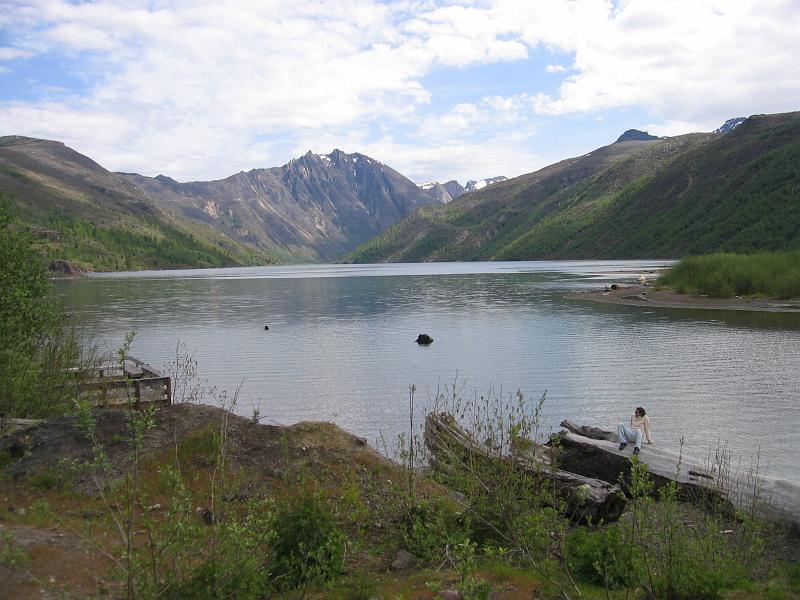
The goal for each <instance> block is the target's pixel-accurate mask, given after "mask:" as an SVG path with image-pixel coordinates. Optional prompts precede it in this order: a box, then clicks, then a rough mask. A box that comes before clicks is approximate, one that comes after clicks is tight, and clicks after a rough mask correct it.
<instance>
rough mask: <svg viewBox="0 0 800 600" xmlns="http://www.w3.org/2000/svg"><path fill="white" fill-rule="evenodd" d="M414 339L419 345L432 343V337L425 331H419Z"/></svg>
mask: <svg viewBox="0 0 800 600" xmlns="http://www.w3.org/2000/svg"><path fill="white" fill-rule="evenodd" d="M416 341H417V343H418V344H419V345H420V346H430V345H431V344H432V343H433V338H432V337H431V336H429V335H428V334H427V333H420V334H419V335H418V336H417V340H416Z"/></svg>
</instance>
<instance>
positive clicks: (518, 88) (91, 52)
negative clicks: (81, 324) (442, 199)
mask: <svg viewBox="0 0 800 600" xmlns="http://www.w3.org/2000/svg"><path fill="white" fill-rule="evenodd" d="M798 32H800V0H783V1H780V0H710V1H706V0H618V1H603V0H396V1H395V0H383V1H381V0H347V1H346V2H345V1H329V0H309V1H306V0H292V1H288V0H232V1H226V2H219V1H218V0H215V1H213V2H205V1H200V0H176V1H173V2H165V1H146V0H142V1H140V0H114V1H96V2H93V1H85V2H71V1H67V0H41V1H30V2H17V1H11V2H8V1H5V0H0V135H26V136H31V137H39V138H46V139H54V140H59V141H62V142H64V143H65V144H67V145H68V146H70V147H72V148H74V149H75V150H77V151H79V152H81V153H83V154H86V155H88V156H90V157H91V158H93V159H94V160H96V161H97V162H99V163H100V164H101V165H103V166H104V167H106V168H108V169H110V170H113V171H126V172H137V173H141V174H144V175H150V176H154V175H157V174H165V175H169V176H171V177H173V178H175V179H177V180H179V181H191V180H210V179H219V178H223V177H226V176H229V175H231V174H233V173H236V172H238V171H241V170H249V169H253V168H261V167H271V166H277V165H282V164H284V163H286V162H287V161H289V160H290V159H291V158H293V157H296V156H299V155H301V154H304V153H305V152H306V151H308V150H312V151H313V152H316V153H327V152H330V151H331V150H333V149H334V148H339V149H341V150H344V151H346V152H361V153H363V154H367V155H369V156H372V157H373V158H375V159H377V160H379V161H382V162H384V163H386V164H388V165H390V166H392V167H393V168H395V169H397V170H398V171H400V172H401V173H403V174H404V175H406V176H407V177H409V178H410V179H412V180H413V181H415V182H417V183H423V182H427V181H441V182H444V181H447V180H449V179H457V180H459V181H460V182H461V183H464V182H465V181H466V180H468V179H479V178H483V177H492V176H496V175H506V176H508V177H513V176H516V175H520V174H522V173H528V172H531V171H534V170H536V169H539V168H541V167H543V166H546V165H548V164H552V163H553V162H556V161H558V160H561V159H563V158H567V157H569V156H579V155H581V154H584V153H586V152H589V151H591V150H593V149H594V148H597V147H600V146H603V145H606V144H608V143H611V142H613V141H614V140H615V139H616V138H617V137H618V136H619V135H620V134H621V133H622V132H623V131H625V130H626V129H631V128H636V129H642V130H647V131H649V132H650V133H652V134H655V135H678V134H681V133H688V132H692V131H711V130H713V129H715V128H717V127H719V126H720V125H721V124H722V123H723V122H724V121H725V120H727V119H729V118H732V117H738V116H748V115H751V114H758V113H777V112H788V111H795V110H800V33H798Z"/></svg>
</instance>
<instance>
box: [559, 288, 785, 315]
mask: <svg viewBox="0 0 800 600" xmlns="http://www.w3.org/2000/svg"><path fill="white" fill-rule="evenodd" d="M566 298H568V299H569V300H589V301H592V302H603V303H605V304H623V305H626V306H650V307H657V308H700V309H707V310H747V311H759V312H784V313H800V298H792V299H788V300H777V299H767V298H742V297H736V298H709V297H707V296H688V295H686V294H676V293H674V292H669V291H665V290H655V289H653V288H651V287H645V286H641V285H630V286H624V287H622V286H620V288H619V289H616V290H608V291H605V290H598V291H592V292H573V293H570V294H567V295H566Z"/></svg>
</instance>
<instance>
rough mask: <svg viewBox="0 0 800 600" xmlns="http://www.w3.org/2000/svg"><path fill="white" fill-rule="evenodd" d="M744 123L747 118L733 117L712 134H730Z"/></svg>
mask: <svg viewBox="0 0 800 600" xmlns="http://www.w3.org/2000/svg"><path fill="white" fill-rule="evenodd" d="M745 121H747V117H734V118H733V119H728V120H727V121H725V122H724V123H723V124H722V126H721V127H718V128H717V129H715V130H714V133H730V132H731V131H733V130H734V129H736V128H737V127H738V126H739V125H741V124H742V123H744V122H745Z"/></svg>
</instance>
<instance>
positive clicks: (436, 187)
mask: <svg viewBox="0 0 800 600" xmlns="http://www.w3.org/2000/svg"><path fill="white" fill-rule="evenodd" d="M507 179H508V177H504V176H503V175H500V176H499V177H489V178H487V179H478V180H469V181H467V185H466V186H462V185H461V184H460V183H458V182H457V181H456V180H455V179H451V180H450V181H447V182H445V183H439V182H438V181H432V182H430V183H422V184H420V185H419V186H418V187H419V188H420V189H422V190H426V191H428V192H430V193H432V194H435V195H436V196H437V197H441V198H444V199H445V200H444V202H442V204H446V203H447V202H450V201H451V200H455V199H456V198H458V197H459V196H463V195H464V194H468V193H470V192H475V191H477V190H480V189H482V188H485V187H486V186H487V185H492V184H493V183H498V182H500V181H506V180H507Z"/></svg>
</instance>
